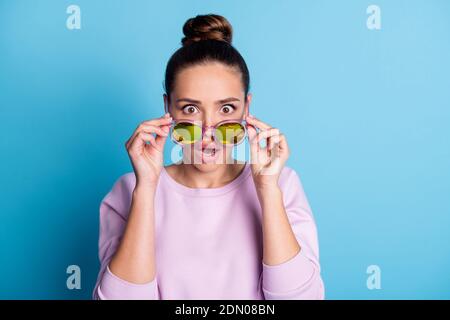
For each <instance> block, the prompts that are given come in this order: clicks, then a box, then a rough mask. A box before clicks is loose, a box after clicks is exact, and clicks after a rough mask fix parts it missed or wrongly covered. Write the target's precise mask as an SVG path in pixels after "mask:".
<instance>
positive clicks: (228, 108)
mask: <svg viewBox="0 0 450 320" xmlns="http://www.w3.org/2000/svg"><path fill="white" fill-rule="evenodd" d="M235 109H236V107H235V106H233V105H232V104H226V105H224V106H223V107H222V108H220V111H222V112H223V113H226V114H228V113H232V112H233V111H234V110H235Z"/></svg>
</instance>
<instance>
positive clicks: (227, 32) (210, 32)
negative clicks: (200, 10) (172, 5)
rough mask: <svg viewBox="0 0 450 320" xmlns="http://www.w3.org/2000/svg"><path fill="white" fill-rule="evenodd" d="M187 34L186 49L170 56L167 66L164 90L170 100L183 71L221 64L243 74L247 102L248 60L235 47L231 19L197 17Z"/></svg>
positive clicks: (183, 41) (186, 27)
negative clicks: (176, 80) (176, 81)
mask: <svg viewBox="0 0 450 320" xmlns="http://www.w3.org/2000/svg"><path fill="white" fill-rule="evenodd" d="M183 33H184V37H183V38H182V39H181V44H182V47H181V48H179V49H178V50H177V51H175V53H174V54H173V55H172V56H171V57H170V60H169V62H168V63H167V67H166V74H165V81H164V89H165V91H166V94H167V98H168V99H170V93H171V92H172V90H173V88H174V83H175V78H176V75H177V74H178V73H179V72H180V71H181V70H183V69H184V68H187V67H190V66H194V65H197V64H202V63H207V62H214V61H217V62H220V63H223V64H225V65H227V66H230V67H232V68H235V69H237V70H238V71H239V72H240V74H241V79H242V85H243V87H244V92H245V98H246V99H247V94H248V92H249V89H250V75H249V71H248V68H247V64H246V63H245V61H244V58H242V56H241V54H240V53H239V52H238V51H237V50H236V49H235V48H234V47H233V45H232V44H231V41H232V38H233V28H232V26H231V24H230V23H229V22H228V20H227V19H225V18H224V17H222V16H220V15H216V14H207V15H197V16H196V17H194V18H190V19H188V20H187V21H186V22H185V24H184V26H183Z"/></svg>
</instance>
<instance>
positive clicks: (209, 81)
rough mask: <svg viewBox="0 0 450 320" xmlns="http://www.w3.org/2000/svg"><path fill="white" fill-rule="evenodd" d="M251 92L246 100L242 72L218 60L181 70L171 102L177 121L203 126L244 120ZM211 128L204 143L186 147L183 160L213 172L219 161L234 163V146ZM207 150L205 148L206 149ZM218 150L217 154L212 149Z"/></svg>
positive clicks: (207, 131)
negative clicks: (216, 138) (216, 136)
mask: <svg viewBox="0 0 450 320" xmlns="http://www.w3.org/2000/svg"><path fill="white" fill-rule="evenodd" d="M250 101H251V94H248V96H247V101H245V92H244V88H243V85H242V81H241V74H240V73H239V72H237V71H236V70H235V69H233V68H230V67H229V66H226V65H224V64H221V63H218V62H211V63H207V64H203V65H196V66H192V67H188V68H186V69H184V70H182V71H181V72H179V73H178V75H177V77H176V80H175V85H174V88H173V90H172V92H171V96H170V105H168V100H167V96H166V95H164V103H165V105H166V108H167V110H168V111H169V112H170V114H171V115H172V117H173V119H174V120H178V119H185V120H186V119H189V120H194V121H199V122H201V124H202V125H203V126H213V125H215V124H217V123H219V122H221V121H224V120H237V121H242V120H243V118H244V114H245V115H246V114H248V107H249V105H250ZM212 131H213V129H212V128H208V129H206V131H205V133H204V136H203V140H202V142H201V143H197V144H194V145H188V146H184V147H183V161H184V163H190V164H193V165H195V166H196V167H197V168H198V169H200V170H202V171H212V170H214V169H216V168H217V166H219V165H220V164H224V163H232V162H230V161H231V160H232V147H224V146H223V145H222V144H220V142H218V141H214V138H213V136H212ZM205 148H206V149H207V150H204V149H205ZM211 148H214V149H215V153H211V152H209V151H210V150H208V149H211Z"/></svg>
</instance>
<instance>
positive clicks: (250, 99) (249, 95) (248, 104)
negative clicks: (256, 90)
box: [244, 93, 252, 117]
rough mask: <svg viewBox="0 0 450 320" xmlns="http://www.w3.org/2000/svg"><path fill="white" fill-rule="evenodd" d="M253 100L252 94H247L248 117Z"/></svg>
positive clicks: (246, 109)
mask: <svg viewBox="0 0 450 320" xmlns="http://www.w3.org/2000/svg"><path fill="white" fill-rule="evenodd" d="M251 102H252V94H251V93H249V94H247V99H246V102H245V107H244V115H245V116H246V117H247V116H248V114H249V112H250V103H251Z"/></svg>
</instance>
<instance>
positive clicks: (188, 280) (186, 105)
mask: <svg viewBox="0 0 450 320" xmlns="http://www.w3.org/2000/svg"><path fill="white" fill-rule="evenodd" d="M183 32H184V35H185V37H184V38H183V39H182V44H183V46H182V47H181V48H180V49H178V50H177V51H176V52H175V53H174V54H173V55H172V57H171V59H170V60H169V62H168V65H167V69H166V75H165V90H166V93H165V94H164V105H165V110H166V114H165V115H164V116H162V117H160V118H157V119H152V120H149V121H144V122H142V123H141V124H140V125H139V126H138V127H137V129H136V130H135V132H134V133H133V134H132V136H131V137H130V138H129V139H128V141H127V142H126V149H127V151H128V154H129V157H130V160H131V163H132V166H133V171H134V172H130V173H127V174H124V175H122V176H121V177H120V178H119V179H118V180H117V181H116V183H115V184H114V186H113V188H112V190H111V191H110V192H109V193H108V194H107V195H106V196H105V198H104V199H103V200H102V203H101V205H100V239H99V257H100V262H101V268H100V272H99V275H98V280H97V283H96V286H95V289H94V293H93V296H94V299H323V298H324V286H323V282H322V279H321V276H320V265H319V248H318V240H317V231H316V225H315V222H314V218H313V216H312V213H311V209H310V206H309V204H308V200H307V198H306V196H305V193H304V190H303V187H302V184H301V182H300V179H299V176H298V175H297V173H296V172H295V171H294V170H293V169H291V168H289V167H287V166H285V163H286V160H287V159H288V156H289V149H288V144H287V141H286V137H285V136H284V135H283V134H282V133H280V131H279V130H278V129H276V128H272V127H271V126H270V125H269V124H267V123H265V122H263V121H261V120H258V119H257V118H255V117H253V116H251V115H250V114H249V106H250V102H251V94H249V82H250V80H249V79H250V77H249V72H248V69H247V66H246V63H245V61H244V59H243V58H242V56H241V55H240V54H239V52H238V51H237V50H236V49H235V48H234V47H233V46H232V45H231V41H232V27H231V25H230V24H229V22H228V21H227V20H226V19H225V18H224V17H222V16H219V15H213V14H210V15H199V16H196V17H195V18H191V19H189V20H188V21H187V22H186V23H185V25H184V27H183ZM224 128H225V129H226V130H225V129H224ZM230 132H231V133H230ZM230 136H231V139H230ZM246 136H247V137H248V140H249V144H250V151H251V152H250V157H251V160H250V163H248V162H239V161H235V160H234V159H233V158H232V150H233V147H234V145H235V144H237V143H240V142H242V140H243V139H245V137H246ZM168 137H170V138H171V139H174V141H176V142H177V143H179V144H180V145H181V146H182V150H183V156H182V160H181V161H180V162H178V163H175V164H172V165H169V166H164V165H163V148H164V145H165V142H166V140H167V138H168ZM261 143H263V145H261ZM233 160H234V161H233Z"/></svg>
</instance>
